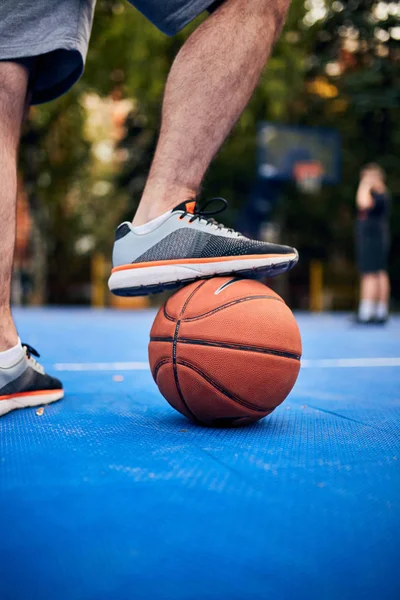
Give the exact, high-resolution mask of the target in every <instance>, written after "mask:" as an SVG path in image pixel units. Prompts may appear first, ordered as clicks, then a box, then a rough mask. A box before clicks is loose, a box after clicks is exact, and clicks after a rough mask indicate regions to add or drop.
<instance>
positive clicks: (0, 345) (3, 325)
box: [0, 307, 19, 352]
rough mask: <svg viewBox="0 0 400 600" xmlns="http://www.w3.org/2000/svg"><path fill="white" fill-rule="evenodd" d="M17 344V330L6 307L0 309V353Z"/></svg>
mask: <svg viewBox="0 0 400 600" xmlns="http://www.w3.org/2000/svg"><path fill="white" fill-rule="evenodd" d="M18 342H19V338H18V334H17V330H16V329H15V325H14V322H13V319H12V316H11V311H10V309H9V308H8V307H0V352H4V351H5V350H9V349H10V348H13V347H14V346H16V345H17V344H18Z"/></svg>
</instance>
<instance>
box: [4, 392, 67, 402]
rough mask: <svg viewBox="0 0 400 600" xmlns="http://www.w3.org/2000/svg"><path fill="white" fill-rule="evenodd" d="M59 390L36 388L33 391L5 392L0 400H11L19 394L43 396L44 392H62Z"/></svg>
mask: <svg viewBox="0 0 400 600" xmlns="http://www.w3.org/2000/svg"><path fill="white" fill-rule="evenodd" d="M62 391H63V390H62V389H59V390H37V391H35V392H18V393H16V394H7V395H6V396H0V402H1V401H2V400H11V399H12V398H19V397H20V396H43V395H46V394H55V393H56V392H62Z"/></svg>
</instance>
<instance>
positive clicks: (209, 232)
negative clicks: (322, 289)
mask: <svg viewBox="0 0 400 600" xmlns="http://www.w3.org/2000/svg"><path fill="white" fill-rule="evenodd" d="M213 201H219V202H222V203H223V206H222V207H221V208H218V209H217V210H214V211H206V210H205V209H206V207H207V206H208V205H209V204H210V202H213ZM226 206H227V202H226V200H224V199H223V198H214V199H213V200H210V201H209V202H207V203H206V205H205V206H204V207H203V208H202V209H199V208H198V206H197V203H196V202H195V201H188V202H183V203H182V204H179V205H178V206H177V207H176V208H175V209H174V210H173V211H172V212H171V214H170V215H169V216H168V217H167V219H166V220H165V221H163V222H162V223H161V225H159V226H158V227H157V228H156V229H154V230H153V231H151V232H150V233H146V234H142V235H140V234H139V235H138V234H136V233H135V232H134V231H133V228H132V224H131V223H128V222H126V223H122V224H121V225H120V226H119V227H118V228H117V231H116V234H115V244H114V251H113V269H112V273H111V277H110V279H109V281H108V285H109V288H110V290H111V291H112V292H113V293H114V294H116V295H117V296H143V295H146V294H152V293H158V292H162V291H163V290H166V289H174V288H177V287H179V286H181V285H184V284H187V283H190V282H192V281H195V280H196V279H207V278H211V277H214V276H221V275H240V276H241V277H247V278H262V277H273V276H275V275H280V274H281V273H285V272H286V271H289V270H290V269H291V268H292V267H294V265H295V264H296V263H297V261H298V254H297V250H295V249H294V248H290V247H289V246H279V245H277V244H268V243H266V242H258V241H255V240H251V239H249V238H246V237H245V236H243V235H242V234H240V233H238V232H237V231H234V230H233V229H229V228H227V227H224V226H223V225H221V224H219V223H217V221H215V220H214V219H212V218H210V217H211V215H215V214H218V213H219V212H222V210H224V209H225V208H226Z"/></svg>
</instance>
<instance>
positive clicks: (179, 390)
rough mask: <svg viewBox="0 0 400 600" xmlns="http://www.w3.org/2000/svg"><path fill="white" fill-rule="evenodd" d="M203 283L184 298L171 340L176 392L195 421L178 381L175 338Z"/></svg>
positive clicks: (195, 418) (176, 338)
mask: <svg viewBox="0 0 400 600" xmlns="http://www.w3.org/2000/svg"><path fill="white" fill-rule="evenodd" d="M205 283H206V280H204V281H202V282H200V283H199V284H198V285H197V286H196V287H195V289H194V290H193V291H192V292H191V293H190V294H189V296H188V297H187V298H186V301H185V303H184V305H183V307H182V311H181V313H180V315H179V317H178V319H177V321H176V326H175V332H174V339H173V342H172V369H173V373H174V381H175V386H176V390H177V392H178V395H179V398H180V399H181V402H182V404H183V405H184V406H185V407H186V409H187V411H188V412H189V414H190V415H192V418H193V419H194V420H195V421H198V419H197V417H196V415H195V414H194V413H193V412H192V411H191V410H190V408H189V406H188V404H187V402H186V400H185V398H184V396H183V393H182V389H181V386H180V383H179V377H178V367H177V361H176V346H177V340H178V335H179V328H180V325H181V321H182V319H181V318H180V317H182V315H183V314H184V312H185V310H186V307H187V305H188V304H189V302H190V300H191V299H192V298H193V296H194V295H195V293H196V292H197V290H199V289H200V288H201V287H202V286H203V285H204V284H205ZM164 310H165V305H164Z"/></svg>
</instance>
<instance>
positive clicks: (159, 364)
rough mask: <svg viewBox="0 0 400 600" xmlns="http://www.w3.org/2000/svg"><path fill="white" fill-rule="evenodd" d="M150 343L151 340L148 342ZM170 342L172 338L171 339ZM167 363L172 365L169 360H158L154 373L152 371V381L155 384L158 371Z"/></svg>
mask: <svg viewBox="0 0 400 600" xmlns="http://www.w3.org/2000/svg"><path fill="white" fill-rule="evenodd" d="M150 341H151V340H150ZM171 341H172V338H171ZM169 363H172V361H171V359H170V358H163V359H162V360H160V361H159V362H158V363H157V364H156V366H155V367H154V371H153V377H154V381H155V382H156V383H157V376H158V371H159V370H160V369H161V367H162V366H163V365H167V364H169Z"/></svg>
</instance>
